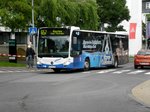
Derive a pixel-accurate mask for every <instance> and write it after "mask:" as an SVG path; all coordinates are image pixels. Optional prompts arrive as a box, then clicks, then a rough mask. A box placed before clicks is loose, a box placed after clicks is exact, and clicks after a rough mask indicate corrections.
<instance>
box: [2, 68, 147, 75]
mask: <svg viewBox="0 0 150 112" xmlns="http://www.w3.org/2000/svg"><path fill="white" fill-rule="evenodd" d="M39 71H42V70H40V69H35V68H34V69H27V68H24V69H22V68H16V69H15V68H11V69H10V68H9V69H7V68H1V69H0V73H26V72H39ZM82 73H83V74H90V73H98V74H107V73H111V74H145V75H150V70H149V69H101V70H91V71H85V72H82Z"/></svg>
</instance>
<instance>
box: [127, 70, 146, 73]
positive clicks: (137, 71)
mask: <svg viewBox="0 0 150 112" xmlns="http://www.w3.org/2000/svg"><path fill="white" fill-rule="evenodd" d="M142 72H145V70H136V71H133V72H129V73H128V74H138V73H142Z"/></svg>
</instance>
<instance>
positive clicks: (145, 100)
mask: <svg viewBox="0 0 150 112" xmlns="http://www.w3.org/2000/svg"><path fill="white" fill-rule="evenodd" d="M132 95H133V96H134V99H135V100H136V101H138V102H139V103H142V104H144V105H146V106H147V107H150V80H147V81H145V82H143V83H141V84H139V85H138V86H136V87H134V88H133V89H132Z"/></svg>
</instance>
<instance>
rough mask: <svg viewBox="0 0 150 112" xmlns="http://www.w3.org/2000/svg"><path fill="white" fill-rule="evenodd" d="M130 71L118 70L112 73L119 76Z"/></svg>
mask: <svg viewBox="0 0 150 112" xmlns="http://www.w3.org/2000/svg"><path fill="white" fill-rule="evenodd" d="M129 71H131V70H119V71H116V72H113V73H115V74H121V73H124V72H129Z"/></svg>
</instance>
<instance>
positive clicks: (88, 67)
mask: <svg viewBox="0 0 150 112" xmlns="http://www.w3.org/2000/svg"><path fill="white" fill-rule="evenodd" d="M89 69H90V61H89V59H86V60H85V62H84V71H88V70H89Z"/></svg>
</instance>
